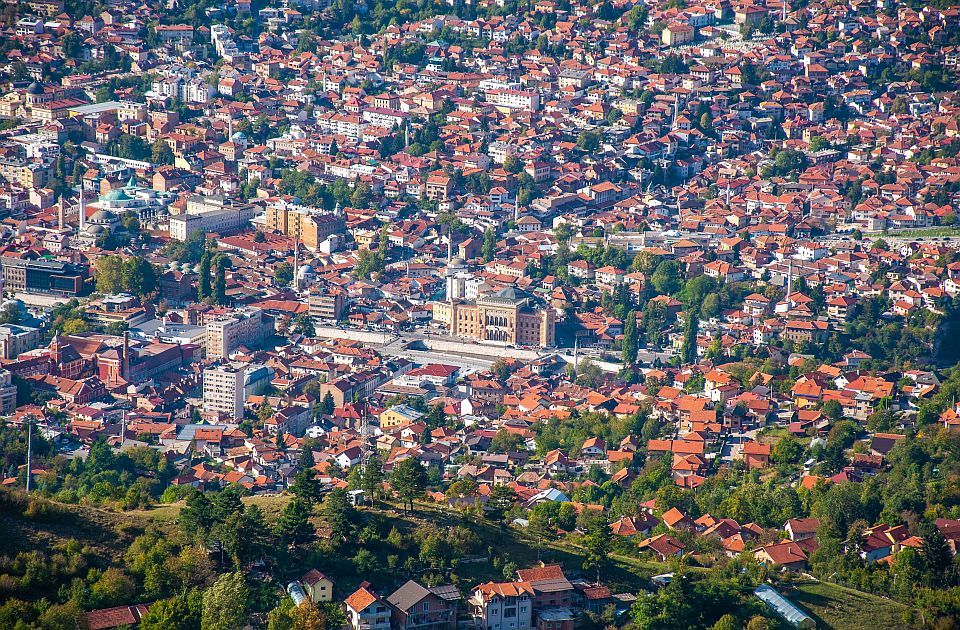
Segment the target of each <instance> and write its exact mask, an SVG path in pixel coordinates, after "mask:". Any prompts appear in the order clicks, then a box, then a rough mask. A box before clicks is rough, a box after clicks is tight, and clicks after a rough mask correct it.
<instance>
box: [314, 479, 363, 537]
mask: <svg viewBox="0 0 960 630" xmlns="http://www.w3.org/2000/svg"><path fill="white" fill-rule="evenodd" d="M320 511H321V514H322V515H323V518H324V519H325V520H326V521H327V525H329V526H330V534H331V536H332V538H333V540H335V541H343V540H349V538H350V535H351V533H352V532H353V529H354V527H355V525H356V520H357V510H356V508H354V507H353V505H351V504H350V499H349V497H348V496H347V491H346V490H344V489H343V488H336V489H334V490H331V491H330V492H329V493H328V494H327V496H326V497H325V498H324V499H323V504H322V505H321V507H320Z"/></svg>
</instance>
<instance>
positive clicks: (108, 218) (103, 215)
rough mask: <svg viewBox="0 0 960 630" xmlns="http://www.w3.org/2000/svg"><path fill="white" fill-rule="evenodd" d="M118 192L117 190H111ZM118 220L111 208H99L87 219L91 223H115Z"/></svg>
mask: <svg viewBox="0 0 960 630" xmlns="http://www.w3.org/2000/svg"><path fill="white" fill-rule="evenodd" d="M111 192H116V191H111ZM115 220H116V215H114V214H113V213H112V212H110V211H109V210H97V211H96V212H94V213H93V215H91V216H90V218H89V219H87V221H90V222H91V223H113V222H114V221H115Z"/></svg>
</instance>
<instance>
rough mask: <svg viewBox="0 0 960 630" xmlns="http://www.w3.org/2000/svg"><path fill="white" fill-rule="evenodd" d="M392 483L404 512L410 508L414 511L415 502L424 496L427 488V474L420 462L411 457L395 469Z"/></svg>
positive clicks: (396, 465)
mask: <svg viewBox="0 0 960 630" xmlns="http://www.w3.org/2000/svg"><path fill="white" fill-rule="evenodd" d="M390 483H391V485H392V486H393V489H394V491H395V492H396V493H397V496H398V497H400V500H401V502H402V504H403V510H404V512H406V511H407V506H409V508H410V511H411V512H412V511H413V501H414V499H417V498H419V497H420V495H422V494H423V491H424V489H425V488H426V487H427V473H426V471H425V470H424V469H423V465H422V464H421V463H420V460H419V459H417V458H415V457H409V458H407V459H405V460H403V461H401V462H400V463H398V464H395V465H394V467H393V472H392V474H391V476H390Z"/></svg>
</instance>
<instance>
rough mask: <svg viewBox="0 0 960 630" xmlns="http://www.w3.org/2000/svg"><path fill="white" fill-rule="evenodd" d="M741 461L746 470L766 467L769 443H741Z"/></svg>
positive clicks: (768, 461) (768, 457) (768, 458)
mask: <svg viewBox="0 0 960 630" xmlns="http://www.w3.org/2000/svg"><path fill="white" fill-rule="evenodd" d="M742 453H743V462H744V464H746V465H747V470H755V469H759V468H766V467H767V466H768V465H769V464H770V445H769V444H761V443H759V442H747V443H746V444H744V445H743V451H742Z"/></svg>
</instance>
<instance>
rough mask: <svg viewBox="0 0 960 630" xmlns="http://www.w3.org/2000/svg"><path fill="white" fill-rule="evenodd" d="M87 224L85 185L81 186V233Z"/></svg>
mask: <svg viewBox="0 0 960 630" xmlns="http://www.w3.org/2000/svg"><path fill="white" fill-rule="evenodd" d="M86 222H87V206H86V205H85V204H84V203H83V184H80V229H79V231H80V232H83V228H84V226H85V225H86Z"/></svg>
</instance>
